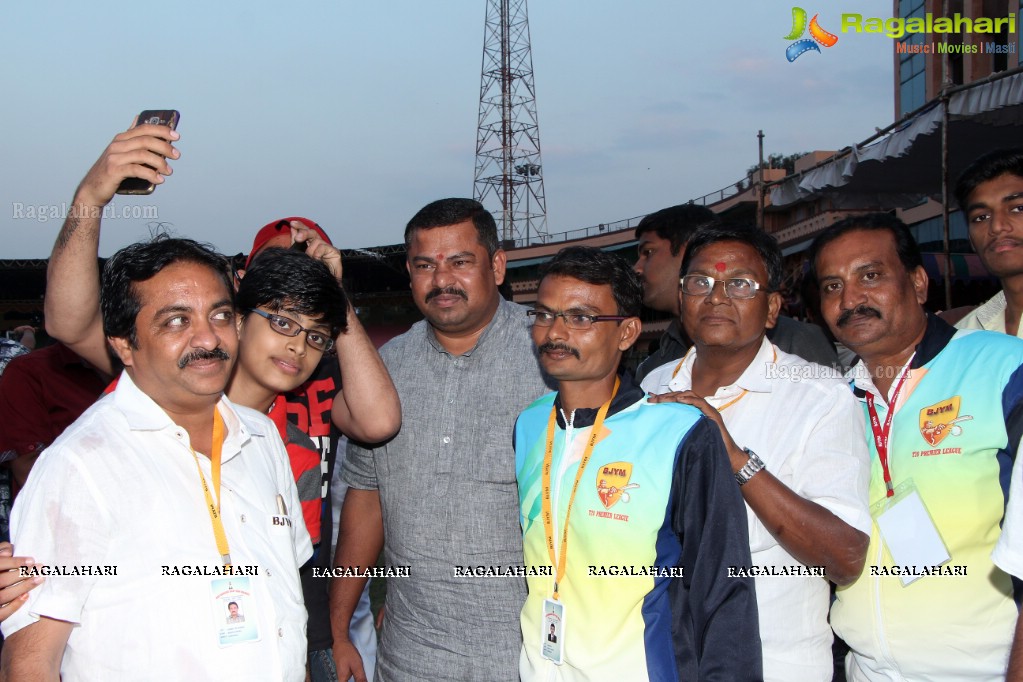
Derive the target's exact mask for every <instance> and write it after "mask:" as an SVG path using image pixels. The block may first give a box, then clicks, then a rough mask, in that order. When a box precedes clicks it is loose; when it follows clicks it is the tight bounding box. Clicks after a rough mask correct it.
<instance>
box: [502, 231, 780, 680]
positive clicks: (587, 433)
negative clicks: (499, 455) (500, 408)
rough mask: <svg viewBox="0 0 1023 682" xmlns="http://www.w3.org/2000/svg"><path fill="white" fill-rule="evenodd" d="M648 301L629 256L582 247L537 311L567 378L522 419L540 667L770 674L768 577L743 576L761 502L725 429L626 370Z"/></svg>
mask: <svg viewBox="0 0 1023 682" xmlns="http://www.w3.org/2000/svg"><path fill="white" fill-rule="evenodd" d="M641 301H642V288H641V285H640V283H639V279H638V277H637V276H636V274H635V273H634V272H633V271H632V270H631V269H630V267H629V265H628V263H626V262H625V261H624V260H623V259H622V258H621V257H619V256H617V255H614V254H610V253H606V252H603V251H600V250H599V249H593V248H587V247H572V248H567V249H563V250H562V251H561V252H560V253H559V254H558V255H557V256H555V258H554V260H552V261H551V263H550V264H549V265H548V266H547V267H546V269H545V271H544V274H543V277H542V279H541V281H540V288H539V291H538V292H537V301H536V304H535V306H534V308H533V310H531V311H529V312H530V316H531V317H532V320H533V342H534V344H535V345H536V347H537V350H538V352H539V353H540V363H541V364H542V365H543V368H544V369H545V370H546V371H547V373H549V374H550V375H551V376H552V377H554V378H555V379H557V380H558V392H557V393H555V394H549V395H547V396H544V397H542V398H540V399H538V400H537V401H535V402H534V403H533V404H532V405H530V406H529V407H528V408H527V409H526V410H525V411H524V412H523V413H522V414H521V415H520V416H519V419H518V421H517V423H516V428H515V451H516V462H515V464H516V477H517V479H518V485H519V502H520V520H521V523H522V528H523V545H524V550H525V564H526V566H527V567H530V568H534V567H535V568H536V569H537V570H535V571H531V573H530V576H532V577H528V578H527V584H528V587H529V596H528V598H527V600H526V603H525V605H524V606H523V608H522V614H521V618H520V622H521V625H522V640H523V644H522V654H521V656H520V658H519V672H520V675H521V678H522V680H524V681H526V682H530V681H532V680H590V679H602V680H630V681H632V680H644V679H658V680H664V679H682V680H696V679H699V680H722V681H724V680H729V681H730V682H735V681H740V682H741V681H742V680H760V679H762V675H761V651H760V635H759V630H758V627H757V607H756V596H755V594H754V586H753V580H752V578H750V577H748V575H741V576H740V575H735V573H736V571H735V569H736V568H738V567H742V566H748V565H749V540H748V538H747V535H746V515H745V510H744V509H743V505H742V498H741V496H740V495H739V488H738V486H737V485H736V484H735V480H734V479H733V478H732V472H731V469H730V468H729V466H728V457H727V456H726V454H725V451H724V447H723V444H722V441H721V434H720V432H719V431H718V428H717V426H716V425H715V424H714V423H713V422H712V421H710V420H709V419H707V418H705V417H703V416H702V415H701V414H700V413H699V411H698V410H696V409H695V408H692V407H690V406H688V405H678V404H665V405H653V404H650V403H648V402H647V401H646V399H645V398H644V395H643V392H642V391H641V390H640V388H639V387H638V386H637V385H636V384H635V383H634V382H633V380H632V378H631V376H629V375H628V374H622V375H619V374H618V372H617V370H618V365H619V363H620V361H621V357H622V353H624V352H625V351H626V350H628V349H629V347H631V346H632V344H633V343H635V341H636V338H637V337H638V336H639V333H640V329H641V325H640V321H639V311H640V307H641ZM539 569H545V570H539ZM533 573H536V574H537V575H535V576H534V575H533ZM552 633H554V636H553V638H552V637H551V634H552Z"/></svg>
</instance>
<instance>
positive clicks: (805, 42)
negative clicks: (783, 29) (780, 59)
mask: <svg viewBox="0 0 1023 682" xmlns="http://www.w3.org/2000/svg"><path fill="white" fill-rule="evenodd" d="M818 16H819V15H817V14H815V15H813V19H811V20H810V26H809V31H810V37H809V38H802V39H801V40H800V39H799V38H801V37H802V35H803V33H805V32H806V31H807V30H808V29H807V25H806V17H807V14H806V10H805V9H803V8H802V7H793V8H792V31H791V32H789V34H788V35H787V36H785V40H795V41H796V42H794V43H792V44H791V45H789V46H788V47H787V48H785V58H786V59H788V60H789V61H790V62H794V61H796V59H798V58H799V56H800V55H803V54H806V53H807V52H809V51H810V50H814V51H816V52H820V51H821V48H819V47H818V46H817V45H818V44H820V45H823V46H824V47H833V46H834V45H835V43H837V42H838V36H836V35H835V34H834V33H828V32H827V31H825V30H824V29H823V28H821V27H820V24H818V23H817V17H818Z"/></svg>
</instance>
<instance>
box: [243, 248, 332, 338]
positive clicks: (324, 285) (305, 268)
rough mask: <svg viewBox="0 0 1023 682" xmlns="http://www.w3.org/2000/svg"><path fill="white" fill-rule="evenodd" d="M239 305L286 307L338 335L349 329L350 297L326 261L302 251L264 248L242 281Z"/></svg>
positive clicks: (244, 310) (245, 310)
mask: <svg viewBox="0 0 1023 682" xmlns="http://www.w3.org/2000/svg"><path fill="white" fill-rule="evenodd" d="M237 301H238V309H239V310H241V311H242V312H243V313H247V312H248V311H249V310H252V309H253V308H258V307H260V306H264V307H266V308H269V309H270V310H271V311H272V312H275V313H278V312H280V311H281V310H283V309H285V308H289V309H291V310H294V311H295V312H297V313H299V314H301V315H305V316H306V317H310V318H312V319H314V320H316V321H317V322H322V323H323V324H326V325H327V326H329V327H330V335H331V336H334V337H336V336H337V335H338V334H340V333H341V332H343V331H346V330H347V329H348V297H347V296H345V292H344V290H343V289H342V288H341V285H340V284H339V283H338V281H337V279H336V278H335V277H334V275H333V274H332V273H331V272H330V268H328V267H327V266H326V265H325V264H324V263H323V262H322V261H319V260H317V259H315V258H310V257H309V256H308V255H306V254H304V253H302V252H301V251H293V250H291V249H280V248H271V249H266V250H264V251H260V253H259V255H258V256H256V257H255V259H253V261H252V263H251V264H250V265H249V269H248V270H246V271H245V276H244V277H242V281H241V284H239V285H238V295H237Z"/></svg>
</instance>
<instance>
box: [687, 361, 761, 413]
mask: <svg viewBox="0 0 1023 682" xmlns="http://www.w3.org/2000/svg"><path fill="white" fill-rule="evenodd" d="M693 348H696V346H693V347H692V348H690V349H689V350H688V351H686V354H685V356H683V358H682V359H681V360H679V361H678V364H677V365H675V371H674V372H672V373H671V378H672V379H674V378H675V377H677V376H678V373H679V370H681V369H682V365H683V364H685V361H686V358H688V357H689V354H690V353H692V352H693ZM771 350H772V351H773V352H774V360H773V362H778V349H777V348H774V347H773V346H772V347H771ZM747 393H749V391H748V390H747V389H745V388H744V389H742V393H740V394H739V397H737V398H734V399H733V400H729V401H728V402H727V403H725V404H724V405H722V406H721V407H719V408H717V411H718V412H723V411H724V410H725V408H728V407H731V406H732V405H734V404H735V403H737V402H739V401H740V400H742V399H743V398H745V397H746V394H747ZM708 404H709V403H708Z"/></svg>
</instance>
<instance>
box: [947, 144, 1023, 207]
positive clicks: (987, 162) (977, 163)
mask: <svg viewBox="0 0 1023 682" xmlns="http://www.w3.org/2000/svg"><path fill="white" fill-rule="evenodd" d="M1006 174H1008V175H1015V176H1016V177H1019V178H1023V147H1009V148H1007V149H996V150H995V151H993V152H988V153H987V154H984V155H983V156H980V157H978V158H977V159H975V160H974V162H973V163H971V164H970V165H969V166H967V167H966V169H965V170H963V172H962V174H960V176H959V179H958V180H957V181H956V188H955V195H956V203H958V204H959V210H961V211H965V210H966V206H967V204H968V203H969V201H970V195H971V194H972V193H973V190H975V189H977V185H980V184H981V183H984V182H987V181H988V180H994V179H995V178H997V177H999V176H1000V175H1006Z"/></svg>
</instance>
